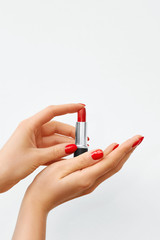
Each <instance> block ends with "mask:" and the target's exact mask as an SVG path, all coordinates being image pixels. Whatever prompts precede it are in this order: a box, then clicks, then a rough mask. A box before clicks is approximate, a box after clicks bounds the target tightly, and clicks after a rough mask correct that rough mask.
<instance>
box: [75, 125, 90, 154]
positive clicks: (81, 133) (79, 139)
mask: <svg viewBox="0 0 160 240" xmlns="http://www.w3.org/2000/svg"><path fill="white" fill-rule="evenodd" d="M75 144H76V145H77V150H76V151H75V153H74V157H76V156H78V155H80V154H82V153H85V152H88V147H87V123H86V122H76V137H75Z"/></svg>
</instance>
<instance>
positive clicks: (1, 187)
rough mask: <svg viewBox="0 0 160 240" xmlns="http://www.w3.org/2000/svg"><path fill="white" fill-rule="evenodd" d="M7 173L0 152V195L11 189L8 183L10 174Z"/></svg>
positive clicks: (3, 158) (7, 170) (0, 152)
mask: <svg viewBox="0 0 160 240" xmlns="http://www.w3.org/2000/svg"><path fill="white" fill-rule="evenodd" d="M8 173H9V169H8V166H7V164H6V161H5V156H4V154H3V152H2V150H1V151H0V193H3V192H5V191H7V190H8V189H9V188H10V187H11V186H10V183H9V181H10V180H9V179H10V178H9V177H8V176H10V174H8Z"/></svg>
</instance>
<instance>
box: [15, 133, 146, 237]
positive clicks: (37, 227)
mask: <svg viewBox="0 0 160 240" xmlns="http://www.w3.org/2000/svg"><path fill="white" fill-rule="evenodd" d="M142 140H143V137H142V136H140V135H137V136H134V137H133V138H131V139H129V140H127V141H126V142H124V143H123V144H121V145H120V146H119V145H118V144H116V143H113V144H111V145H110V146H109V147H107V148H106V149H105V150H104V152H103V151H102V150H101V149H97V150H94V151H89V152H86V153H83V154H81V155H79V156H77V157H75V158H71V159H68V160H62V161H59V162H56V163H53V164H51V165H50V166H48V167H47V168H46V169H44V170H43V171H42V172H40V173H39V174H38V175H37V176H36V178H35V179H34V181H33V182H32V184H31V185H30V186H29V188H28V190H27V191H26V194H25V197H24V199H23V202H22V206H21V209H20V213H19V217H18V220H17V225H16V229H15V232H14V236H13V239H12V240H19V239H23V240H27V239H30V240H32V239H34V240H39V239H42V240H44V239H45V227H46V219H47V214H48V212H49V211H50V210H51V209H53V208H55V207H56V206H58V205H60V204H62V203H64V202H66V201H69V200H71V199H74V198H77V197H80V196H83V195H86V194H89V193H91V192H92V191H93V190H94V189H95V188H96V187H97V186H98V185H99V184H100V183H102V182H103V181H105V180H106V179H107V178H109V177H111V176H112V175H113V174H115V173H117V172H118V171H119V170H120V169H121V168H122V166H123V165H124V163H125V162H126V161H127V159H128V158H129V156H130V155H131V154H132V152H133V151H134V150H135V149H136V146H138V145H139V144H140V143H141V142H142ZM42 189H43V191H42ZM24 232H27V235H25V234H24ZM33 236H34V237H33Z"/></svg>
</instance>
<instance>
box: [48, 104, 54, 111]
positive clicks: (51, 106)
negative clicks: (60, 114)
mask: <svg viewBox="0 0 160 240" xmlns="http://www.w3.org/2000/svg"><path fill="white" fill-rule="evenodd" d="M54 107H55V105H49V106H47V107H46V109H47V110H49V111H53V110H54Z"/></svg>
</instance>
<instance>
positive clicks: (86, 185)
mask: <svg viewBox="0 0 160 240" xmlns="http://www.w3.org/2000/svg"><path fill="white" fill-rule="evenodd" d="M91 185H92V181H91V180H90V179H83V180H81V181H80V183H79V187H80V189H87V188H89V187H90V186H91Z"/></svg>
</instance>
